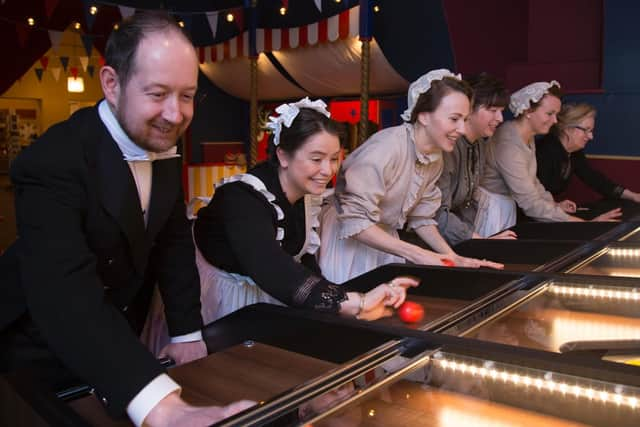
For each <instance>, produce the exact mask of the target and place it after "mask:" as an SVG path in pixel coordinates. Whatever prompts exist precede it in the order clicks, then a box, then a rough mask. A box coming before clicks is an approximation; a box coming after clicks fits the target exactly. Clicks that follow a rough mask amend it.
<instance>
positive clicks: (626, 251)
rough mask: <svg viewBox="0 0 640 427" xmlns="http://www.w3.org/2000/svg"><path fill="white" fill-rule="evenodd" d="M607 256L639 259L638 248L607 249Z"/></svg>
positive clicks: (639, 251)
mask: <svg viewBox="0 0 640 427" xmlns="http://www.w3.org/2000/svg"><path fill="white" fill-rule="evenodd" d="M607 255H611V256H622V257H640V248H609V249H607Z"/></svg>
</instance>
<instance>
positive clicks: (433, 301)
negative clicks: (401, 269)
mask: <svg viewBox="0 0 640 427" xmlns="http://www.w3.org/2000/svg"><path fill="white" fill-rule="evenodd" d="M407 301H413V302H416V303H418V304H420V305H422V308H423V309H424V318H423V319H422V320H421V321H419V322H416V323H405V322H403V321H402V320H400V318H399V317H398V315H397V313H394V314H393V316H392V317H385V318H383V319H379V320H376V322H378V323H381V324H384V325H387V326H399V327H402V328H409V329H422V328H423V327H424V326H425V325H426V324H427V323H430V322H432V321H434V320H436V319H439V318H441V317H443V316H445V315H448V314H451V313H454V312H456V311H458V310H460V309H462V308H463V307H464V306H466V305H467V304H469V303H470V301H466V300H462V299H450V298H432V297H425V296H420V295H408V296H407Z"/></svg>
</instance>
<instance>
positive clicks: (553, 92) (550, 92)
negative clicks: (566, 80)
mask: <svg viewBox="0 0 640 427" xmlns="http://www.w3.org/2000/svg"><path fill="white" fill-rule="evenodd" d="M545 96H555V97H556V98H558V99H560V100H562V90H560V86H556V85H553V86H551V87H550V88H549V89H547V93H545V94H544V96H543V97H542V98H540V101H538V102H531V104H530V105H531V106H530V107H529V111H535V110H536V109H537V108H538V107H539V106H540V103H541V102H542V100H543V99H544V97H545Z"/></svg>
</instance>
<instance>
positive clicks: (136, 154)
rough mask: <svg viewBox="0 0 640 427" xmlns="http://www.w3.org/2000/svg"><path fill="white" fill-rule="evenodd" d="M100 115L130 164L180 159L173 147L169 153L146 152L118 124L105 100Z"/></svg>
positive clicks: (101, 105) (99, 106) (99, 107)
mask: <svg viewBox="0 0 640 427" xmlns="http://www.w3.org/2000/svg"><path fill="white" fill-rule="evenodd" d="M98 114H99V115H100V119H101V120H102V123H104V125H105V126H106V127H107V130H108V131H109V133H110V134H111V137H112V138H113V139H114V141H115V142H116V144H118V147H119V148H120V151H121V152H122V155H123V156H124V159H125V160H126V161H128V162H144V161H151V162H152V161H154V160H162V159H171V158H174V157H180V155H179V154H177V152H178V148H177V147H172V148H170V149H168V150H167V151H164V152H162V153H153V152H150V151H146V150H145V149H143V148H141V147H140V146H138V145H137V144H136V143H135V142H133V141H132V140H131V138H129V136H128V135H127V134H126V132H125V131H124V130H123V129H122V126H120V123H118V119H116V116H114V115H113V112H112V111H111V108H109V104H107V100H106V99H103V100H102V101H101V102H100V104H99V105H98Z"/></svg>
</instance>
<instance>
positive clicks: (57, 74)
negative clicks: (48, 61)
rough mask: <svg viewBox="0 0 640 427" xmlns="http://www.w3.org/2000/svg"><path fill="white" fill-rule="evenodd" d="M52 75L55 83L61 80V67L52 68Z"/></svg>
mask: <svg viewBox="0 0 640 427" xmlns="http://www.w3.org/2000/svg"><path fill="white" fill-rule="evenodd" d="M50 70H51V74H52V75H53V78H54V79H55V81H58V80H60V70H61V68H60V67H51V68H50Z"/></svg>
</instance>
